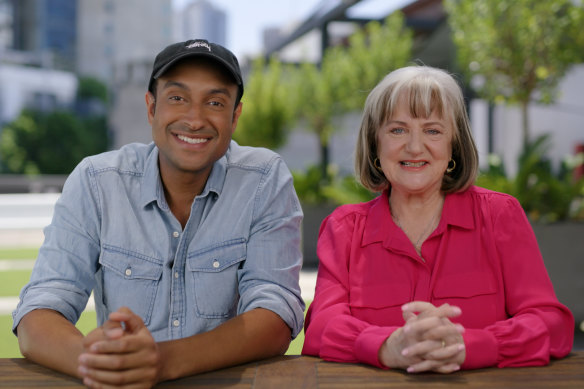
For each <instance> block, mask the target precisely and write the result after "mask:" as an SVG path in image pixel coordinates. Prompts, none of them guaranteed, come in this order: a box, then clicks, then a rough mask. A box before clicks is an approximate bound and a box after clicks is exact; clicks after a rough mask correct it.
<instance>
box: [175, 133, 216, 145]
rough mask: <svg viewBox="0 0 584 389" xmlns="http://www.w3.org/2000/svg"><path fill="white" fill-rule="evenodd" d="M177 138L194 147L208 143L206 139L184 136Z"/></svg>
mask: <svg viewBox="0 0 584 389" xmlns="http://www.w3.org/2000/svg"><path fill="white" fill-rule="evenodd" d="M176 137H177V138H178V139H180V140H182V141H183V142H187V143H190V144H192V145H194V144H197V143H205V142H206V141H208V139H205V138H189V137H188V136H184V135H177V136H176Z"/></svg>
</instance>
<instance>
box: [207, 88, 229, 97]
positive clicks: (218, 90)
mask: <svg viewBox="0 0 584 389" xmlns="http://www.w3.org/2000/svg"><path fill="white" fill-rule="evenodd" d="M208 94H210V95H217V94H223V95H227V97H231V92H230V91H229V89H227V88H213V89H211V90H210V91H209V93H208Z"/></svg>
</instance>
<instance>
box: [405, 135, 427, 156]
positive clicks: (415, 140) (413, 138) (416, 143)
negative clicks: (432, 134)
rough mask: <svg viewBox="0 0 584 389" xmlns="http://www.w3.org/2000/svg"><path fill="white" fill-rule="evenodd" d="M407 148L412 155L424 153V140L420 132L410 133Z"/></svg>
mask: <svg viewBox="0 0 584 389" xmlns="http://www.w3.org/2000/svg"><path fill="white" fill-rule="evenodd" d="M406 148H407V150H408V151H409V152H410V153H418V152H421V151H422V149H423V140H422V135H421V134H420V133H419V131H411V132H410V133H409V136H408V140H407V143H406Z"/></svg>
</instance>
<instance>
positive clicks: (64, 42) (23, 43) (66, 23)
mask: <svg viewBox="0 0 584 389" xmlns="http://www.w3.org/2000/svg"><path fill="white" fill-rule="evenodd" d="M77 5H78V1H77V0H12V7H13V15H14V20H13V37H12V39H13V48H14V49H16V50H20V51H28V52H34V53H41V54H45V55H46V54H50V55H51V57H52V66H53V67H54V68H56V69H61V70H69V71H72V70H74V69H75V65H76V63H75V62H76V37H77Z"/></svg>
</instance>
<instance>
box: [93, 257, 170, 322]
mask: <svg viewBox="0 0 584 389" xmlns="http://www.w3.org/2000/svg"><path fill="white" fill-rule="evenodd" d="M99 263H100V264H101V266H102V274H103V276H102V277H103V303H104V304H105V306H106V307H107V310H108V312H113V311H116V310H117V309H118V308H120V307H122V306H127V307H129V308H130V309H131V310H132V311H133V312H134V313H136V314H137V315H139V316H140V317H141V318H142V320H143V321H144V324H145V325H148V324H150V319H151V317H152V310H153V307H154V300H155V298H156V293H157V290H158V285H159V283H160V278H161V276H162V263H160V262H158V261H156V260H155V259H154V258H149V257H146V256H142V255H140V254H138V253H131V252H121V251H117V250H115V249H112V248H104V249H103V251H102V253H101V257H100V258H99Z"/></svg>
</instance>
